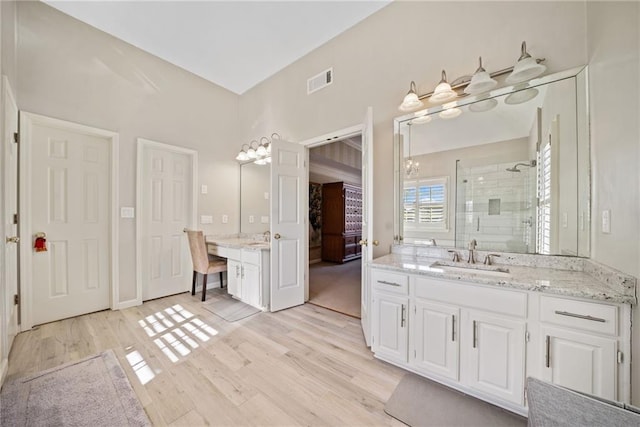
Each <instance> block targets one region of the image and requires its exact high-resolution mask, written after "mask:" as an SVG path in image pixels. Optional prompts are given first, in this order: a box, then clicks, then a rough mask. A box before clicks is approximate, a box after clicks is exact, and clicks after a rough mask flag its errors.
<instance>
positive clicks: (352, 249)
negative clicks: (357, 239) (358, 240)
mask: <svg viewBox="0 0 640 427" xmlns="http://www.w3.org/2000/svg"><path fill="white" fill-rule="evenodd" d="M355 254H356V245H347V246H345V247H344V256H345V257H348V256H352V255H355Z"/></svg>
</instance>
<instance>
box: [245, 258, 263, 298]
mask: <svg viewBox="0 0 640 427" xmlns="http://www.w3.org/2000/svg"><path fill="white" fill-rule="evenodd" d="M260 286H261V280H260V267H258V266H257V265H253V264H242V301H244V302H246V303H247V304H249V305H252V306H254V307H260Z"/></svg>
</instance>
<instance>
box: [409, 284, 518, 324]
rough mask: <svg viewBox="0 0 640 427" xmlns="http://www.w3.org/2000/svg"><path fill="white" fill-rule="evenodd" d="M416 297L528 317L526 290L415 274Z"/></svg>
mask: <svg viewBox="0 0 640 427" xmlns="http://www.w3.org/2000/svg"><path fill="white" fill-rule="evenodd" d="M412 280H413V283H414V285H413V288H414V292H415V296H416V297H418V298H425V299H430V300H435V301H442V302H447V303H451V304H455V305H460V306H466V307H474V308H480V309H483V310H487V311H493V312H494V313H500V314H506V315H508V316H517V317H526V316H527V294H526V293H525V292H518V291H510V290H505V289H495V288H493V289H492V288H490V287H485V286H480V285H475V284H464V283H458V282H452V281H448V280H442V279H431V278H427V277H415V278H412Z"/></svg>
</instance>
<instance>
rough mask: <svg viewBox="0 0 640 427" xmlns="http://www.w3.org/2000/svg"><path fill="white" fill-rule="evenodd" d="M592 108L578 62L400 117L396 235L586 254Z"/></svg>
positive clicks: (402, 239)
mask: <svg viewBox="0 0 640 427" xmlns="http://www.w3.org/2000/svg"><path fill="white" fill-rule="evenodd" d="M452 107H455V108H452ZM587 115H588V111H587V96H586V69H585V68H581V69H576V70H570V71H567V72H563V73H558V74H554V75H550V76H545V77H542V78H538V79H535V80H532V81H530V82H526V83H523V84H519V85H517V86H512V87H505V88H501V89H498V90H494V91H492V92H491V93H490V94H489V96H487V95H484V97H482V96H481V95H480V96H473V97H466V98H462V99H460V100H458V101H457V105H455V106H451V105H447V109H444V108H443V107H440V106H439V107H435V108H431V109H428V110H423V111H419V112H417V113H411V114H409V115H405V116H402V117H399V118H397V119H396V120H395V123H394V126H395V144H396V146H395V165H396V166H395V185H396V187H395V194H396V214H395V240H396V242H397V243H405V244H416V245H433V244H436V245H438V246H448V247H456V248H465V249H466V248H467V246H468V243H469V241H470V240H472V239H475V240H476V241H477V243H478V246H477V247H478V249H481V250H492V251H500V252H515V253H531V254H549V255H569V256H582V257H588V256H589V235H590V171H589V164H590V160H589V140H588V117H587Z"/></svg>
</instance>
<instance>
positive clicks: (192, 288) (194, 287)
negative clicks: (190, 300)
mask: <svg viewBox="0 0 640 427" xmlns="http://www.w3.org/2000/svg"><path fill="white" fill-rule="evenodd" d="M197 275H198V273H196V271H195V270H193V280H192V281H191V295H195V294H196V276H197Z"/></svg>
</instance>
